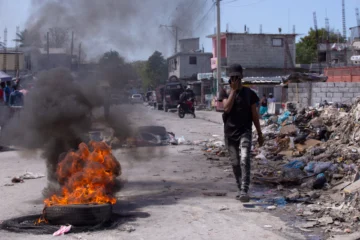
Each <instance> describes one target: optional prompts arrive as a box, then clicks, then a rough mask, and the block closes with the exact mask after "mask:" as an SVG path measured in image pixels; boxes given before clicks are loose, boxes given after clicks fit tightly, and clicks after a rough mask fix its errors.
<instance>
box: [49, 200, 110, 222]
mask: <svg viewBox="0 0 360 240" xmlns="http://www.w3.org/2000/svg"><path fill="white" fill-rule="evenodd" d="M44 213H45V219H47V220H48V221H49V223H50V224H54V225H64V224H70V225H73V226H86V225H97V224H100V223H103V222H106V221H109V220H110V218H111V214H112V205H111V204H73V205H54V206H50V207H46V208H45V210H44Z"/></svg>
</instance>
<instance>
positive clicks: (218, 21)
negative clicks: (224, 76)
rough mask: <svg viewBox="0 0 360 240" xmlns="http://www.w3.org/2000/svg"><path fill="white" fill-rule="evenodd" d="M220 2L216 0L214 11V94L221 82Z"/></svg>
mask: <svg viewBox="0 0 360 240" xmlns="http://www.w3.org/2000/svg"><path fill="white" fill-rule="evenodd" d="M220 1H221V0H216V9H217V24H216V25H217V27H216V57H217V58H216V60H217V61H216V62H217V69H216V71H217V72H216V73H217V74H216V75H217V76H216V93H218V92H219V83H220V81H221V31H220V23H221V22H220Z"/></svg>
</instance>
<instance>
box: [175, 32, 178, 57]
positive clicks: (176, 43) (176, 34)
mask: <svg viewBox="0 0 360 240" xmlns="http://www.w3.org/2000/svg"><path fill="white" fill-rule="evenodd" d="M174 27H175V51H174V52H175V54H176V53H177V51H178V27H177V26H174Z"/></svg>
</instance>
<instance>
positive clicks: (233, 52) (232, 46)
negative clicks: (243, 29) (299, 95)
mask: <svg viewBox="0 0 360 240" xmlns="http://www.w3.org/2000/svg"><path fill="white" fill-rule="evenodd" d="M285 37H286V35H283V34H271V35H269V34H228V35H227V38H226V40H227V62H228V65H231V64H234V63H239V64H241V65H242V66H243V67H245V68H284V59H285V57H284V56H285V49H284V48H285V47H284V44H283V45H282V46H273V42H272V40H273V39H274V38H276V39H283V43H284V38H285ZM287 39H288V44H289V49H290V52H291V56H292V58H291V59H290V58H288V67H290V66H291V61H292V62H293V63H294V64H295V51H296V49H295V36H287Z"/></svg>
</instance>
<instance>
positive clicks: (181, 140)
mask: <svg viewBox="0 0 360 240" xmlns="http://www.w3.org/2000/svg"><path fill="white" fill-rule="evenodd" d="M177 142H178V144H179V145H181V144H184V143H185V142H186V141H185V138H184V137H183V136H181V137H179V138H178V139H177Z"/></svg>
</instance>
